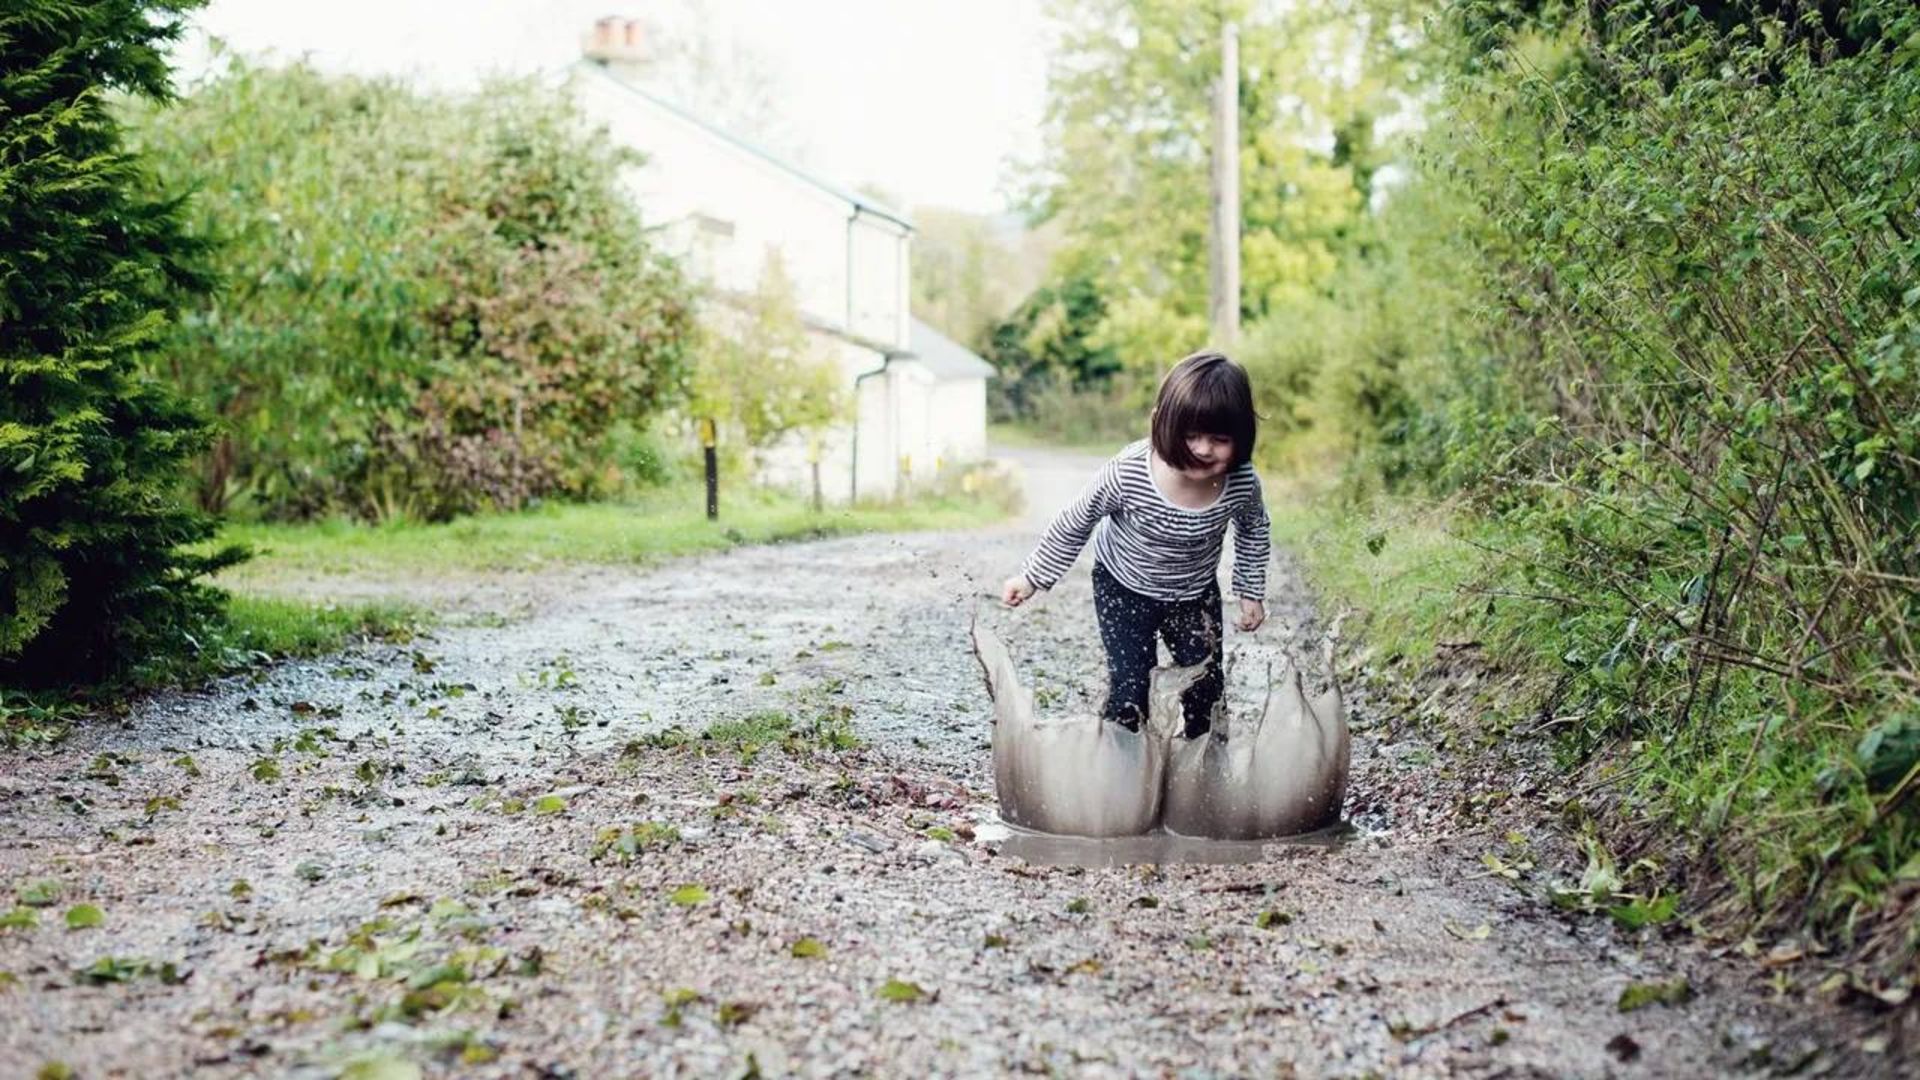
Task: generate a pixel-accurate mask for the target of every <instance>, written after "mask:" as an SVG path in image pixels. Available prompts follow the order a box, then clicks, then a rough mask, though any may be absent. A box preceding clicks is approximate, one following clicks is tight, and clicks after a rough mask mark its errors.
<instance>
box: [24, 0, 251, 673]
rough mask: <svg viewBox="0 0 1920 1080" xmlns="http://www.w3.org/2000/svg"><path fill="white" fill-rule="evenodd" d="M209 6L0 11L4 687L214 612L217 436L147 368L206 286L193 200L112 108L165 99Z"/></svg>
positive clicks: (123, 0) (128, 662)
mask: <svg viewBox="0 0 1920 1080" xmlns="http://www.w3.org/2000/svg"><path fill="white" fill-rule="evenodd" d="M196 4H197V0H9V2H8V3H7V4H6V5H5V7H4V8H0V684H6V685H11V686H32V685H54V684H62V683H70V682H74V681H77V680H85V679H93V678H97V677H100V676H103V675H108V674H112V673H114V672H116V671H120V670H124V669H126V668H128V667H130V666H132V665H134V664H136V663H138V662H140V661H142V660H144V659H145V658H147V657H149V656H151V655H153V654H155V653H156V652H159V651H164V650H168V649H173V648H178V647H180V646H182V645H183V644H186V643H189V642H190V641H191V635H192V631H193V628H194V626H195V625H197V624H198V623H199V622H200V621H201V620H203V619H205V618H208V617H211V616H213V615H214V614H215V613H216V612H217V604H216V598H217V594H215V593H214V592H213V590H212V589H211V588H209V587H208V586H206V585H205V584H203V583H202V582H201V581H200V579H201V578H202V577H203V576H204V575H205V574H207V573H208V572H210V571H211V570H213V569H216V568H218V567H219V566H221V565H225V564H227V563H229V562H231V561H233V560H234V559H236V558H237V557H238V555H237V553H234V552H221V553H218V554H213V555H206V554H190V553H188V552H187V551H186V550H184V548H185V546H186V545H192V544H196V543H199V542H202V541H205V540H207V539H209V538H210V537H211V535H212V532H213V523H212V521H211V520H210V519H208V518H207V517H205V516H203V515H201V514H200V513H199V512H197V511H195V510H192V509H190V508H188V507H187V506H186V505H185V504H184V503H183V502H182V500H181V499H180V497H179V495H180V474H181V468H182V465H183V463H184V462H185V461H186V460H187V459H188V458H189V457H190V456H191V455H192V454H194V453H195V452H196V451H198V450H199V449H201V448H202V447H203V446H204V445H205V444H206V441H207V438H208V427H207V425H206V422H205V421H204V420H203V419H202V418H201V417H200V416H199V415H198V414H197V413H196V412H194V411H193V410H192V409H191V408H189V407H188V406H187V405H186V404H185V403H184V402H183V401H182V400H181V399H180V398H179V397H178V396H177V395H175V394H174V393H173V392H171V391H170V390H169V389H167V388H165V387H163V386H159V385H157V384H154V383H152V382H149V381H146V380H144V379H142V378H141V377H140V376H139V375H138V374H137V368H138V360H139V357H140V355H141V354H142V352H143V351H144V350H147V349H150V348H152V346H153V345H154V343H155V342H156V341H157V340H159V338H160V337H161V332H162V330H163V329H164V328H165V327H166V325H167V322H168V319H169V317H170V313H171V311H172V309H173V307H174V305H175V303H176V302H177V300H178V299H179V298H181V297H182V296H184V295H186V294H188V293H190V292H192V291H196V290H201V289H204V288H206V286H207V282H206V279H205V276H204V273H203V270H202V268H201V267H202V262H203V258H204V250H203V245H202V244H201V243H200V242H199V241H197V240H195V239H194V238H192V237H190V236H189V235H187V233H186V232H185V231H184V230H183V228H182V224H181V206H180V200H179V199H156V198H155V197H154V196H153V195H152V194H151V189H150V187H149V185H148V183H147V179H146V176H145V174H144V172H143V170H142V166H141V163H140V161H139V160H138V159H137V158H136V157H134V156H133V155H131V154H130V153H128V152H127V151H126V150H125V149H124V148H123V145H122V138H121V131H120V127H119V125H118V123H117V122H116V121H115V119H114V116H113V113H112V111H111V109H110V107H109V96H110V95H111V94H114V93H125V94H132V95H139V96H144V97H148V98H153V99H159V100H164V99H165V98H166V97H167V96H168V94H169V85H168V69H167V63H166V55H165V48H166V45H167V44H168V43H169V42H170V41H172V40H174V39H175V38H177V37H178V36H179V34H180V30H181V20H180V15H181V14H182V13H183V12H184V11H186V10H188V9H189V8H191V7H193V6H196Z"/></svg>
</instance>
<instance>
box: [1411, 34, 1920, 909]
mask: <svg viewBox="0 0 1920 1080" xmlns="http://www.w3.org/2000/svg"><path fill="white" fill-rule="evenodd" d="M1802 9H1805V11H1806V15H1805V17H1794V12H1796V11H1800V10H1802ZM1443 11H1444V15H1445V18H1444V19H1443V20H1442V21H1441V23H1440V24H1439V25H1440V27H1441V28H1442V30H1443V34H1444V37H1445V40H1444V42H1443V44H1444V45H1445V46H1446V49H1447V54H1446V55H1447V58H1448V60H1449V62H1450V65H1451V66H1450V73H1449V75H1448V77H1447V78H1446V79H1445V85H1444V87H1443V88H1442V92H1443V94H1444V97H1443V99H1442V104H1443V108H1444V109H1445V111H1446V115H1447V116H1448V117H1449V123H1447V124H1445V125H1436V127H1435V128H1434V130H1433V131H1432V132H1431V133H1430V134H1429V136H1428V138H1427V147H1428V149H1429V152H1430V155H1431V157H1430V160H1429V165H1430V168H1429V169H1428V170H1427V172H1426V177H1425V179H1424V181H1423V183H1424V184H1425V185H1427V191H1428V197H1431V198H1433V199H1436V200H1438V201H1439V202H1440V203H1441V204H1446V203H1447V202H1448V201H1449V200H1452V205H1454V206H1455V207H1457V209H1458V215H1459V216H1458V221H1459V228H1458V229H1457V230H1455V231H1453V232H1452V233H1450V234H1449V233H1442V232H1437V231H1430V232H1429V233H1428V234H1427V235H1425V236H1420V235H1418V234H1410V235H1409V236H1408V238H1407V242H1408V243H1409V244H1410V245H1411V247H1412V249H1413V253H1412V254H1410V255H1409V256H1408V257H1409V258H1411V259H1414V260H1415V261H1416V262H1417V261H1419V260H1428V261H1429V262H1431V261H1432V260H1438V259H1450V260H1452V262H1453V265H1454V266H1455V274H1456V276H1457V277H1459V278H1461V279H1464V280H1465V281H1466V283H1467V284H1468V286H1469V287H1467V288H1465V289H1462V290H1459V291H1457V292H1456V293H1455V294H1453V295H1452V296H1450V297H1448V298H1447V300H1448V303H1447V304H1446V305H1445V307H1446V308H1447V310H1448V311H1449V315H1448V316H1446V317H1443V318H1442V319H1440V320H1438V321H1437V322H1436V328H1437V329H1438V330H1439V331H1440V332H1437V333H1435V334H1433V335H1432V336H1431V337H1430V338H1429V339H1428V340H1427V341H1426V343H1425V347H1424V349H1423V350H1422V353H1423V354H1424V355H1423V356H1422V357H1420V358H1419V359H1418V360H1417V362H1414V363H1411V364H1409V365H1408V366H1407V368H1406V369H1405V370H1403V371H1402V372H1401V373H1400V374H1399V375H1398V376H1397V379H1398V381H1399V382H1400V390H1401V393H1402V396H1403V399H1404V400H1405V401H1406V402H1408V403H1409V404H1410V405H1411V408H1410V409H1408V410H1406V411H1404V413H1403V415H1401V416H1400V418H1399V419H1397V420H1394V419H1392V418H1383V423H1382V426H1381V428H1380V429H1379V431H1378V441H1377V445H1378V446H1379V447H1380V452H1379V454H1378V455H1377V456H1376V457H1375V458H1374V461H1375V463H1376V464H1380V465H1383V466H1385V465H1389V464H1391V465H1395V466H1397V467H1399V469H1400V474H1399V475H1400V476H1401V477H1402V478H1404V479H1408V480H1417V481H1419V482H1422V483H1424V484H1427V485H1429V486H1432V487H1435V488H1440V489H1447V488H1458V489H1460V490H1462V491H1464V492H1465V493H1467V494H1468V495H1469V496H1470V497H1471V498H1472V499H1473V501H1474V505H1475V506H1477V507H1478V508H1479V509H1480V510H1481V511H1482V512H1484V513H1485V514H1487V515H1490V516H1491V517H1493V518H1495V519H1497V520H1498V521H1499V522H1500V523H1501V524H1502V525H1503V526H1504V527H1505V528H1504V530H1503V531H1504V533H1505V534H1506V535H1508V536H1511V537H1513V538H1515V541H1514V547H1513V548H1512V550H1510V551H1508V552H1507V553H1506V555H1507V557H1506V560H1505V562H1504V570H1503V573H1505V574H1506V575H1507V576H1508V577H1509V578H1510V579H1511V580H1512V582H1513V583H1514V588H1513V590H1511V591H1513V592H1515V593H1518V594H1521V595H1526V596H1532V597H1541V598H1545V600H1544V602H1539V601H1536V602H1534V603H1531V604H1524V603H1523V604H1513V603H1512V602H1506V603H1503V604H1502V605H1500V614H1499V615H1498V616H1497V617H1498V618H1499V619H1500V620H1502V621H1504V622H1506V623H1507V624H1509V625H1512V626H1518V627H1521V628H1522V629H1523V630H1524V633H1523V634H1522V635H1521V638H1522V640H1525V641H1527V642H1530V643H1531V647H1532V648H1533V649H1535V650H1536V651H1537V653H1538V658H1539V660H1540V661H1541V662H1542V663H1544V664H1547V665H1551V666H1554V667H1557V668H1559V671H1560V675H1561V680H1560V686H1561V689H1560V696H1559V697H1558V698H1557V700H1556V704H1557V707H1558V708H1560V709H1562V710H1564V711H1566V712H1568V713H1570V714H1571V715H1572V716H1574V717H1576V718H1578V722H1569V723H1567V724H1564V725H1561V730H1563V731H1565V732H1567V741H1566V747H1567V750H1568V752H1569V753H1570V754H1571V755H1572V756H1574V757H1576V758H1579V757H1585V756H1587V755H1590V754H1594V753H1597V752H1601V751H1603V750H1611V749H1613V748H1616V747H1621V746H1625V747H1627V748H1628V750H1627V752H1629V753H1631V754H1632V755H1635V756H1636V757H1637V758H1638V759H1639V764H1640V766H1641V768H1642V769H1643V770H1644V775H1645V776H1646V777H1647V778H1648V781H1647V783H1646V784H1645V785H1644V786H1642V787H1641V788H1639V789H1638V790H1633V791H1629V792H1627V793H1625V795H1624V797H1623V807H1625V808H1627V809H1629V810H1630V811H1638V810H1644V811H1645V812H1647V813H1650V814H1651V815H1652V816H1654V817H1655V818H1656V819H1659V820H1663V821H1666V822H1669V823H1673V824H1677V825H1679V826H1681V827H1682V828H1684V829H1687V830H1690V831H1693V832H1695V833H1696V834H1697V835H1698V836H1699V837H1700V838H1701V847H1700V849H1699V851H1700V862H1701V864H1703V865H1704V866H1706V867H1709V868H1710V869H1711V870H1712V871H1713V872H1712V873H1708V874H1702V875H1699V876H1698V877H1697V879H1696V880H1700V881H1707V882H1714V881H1730V882H1731V883H1733V888H1732V889H1731V890H1730V891H1729V893H1728V894H1725V895H1723V896H1721V897H1720V898H1721V899H1723V900H1725V901H1726V903H1727V904H1728V907H1729V909H1730V910H1734V911H1740V912H1744V913H1745V914H1746V915H1747V916H1749V917H1753V916H1758V917H1762V918H1771V919H1774V920H1778V922H1779V923H1781V924H1783V925H1784V924H1789V923H1791V922H1792V921H1793V920H1795V919H1797V918H1798V916H1799V915H1800V913H1801V911H1802V910H1804V909H1809V908H1810V909H1811V910H1812V912H1813V913H1814V914H1815V915H1824V916H1827V918H1828V921H1827V922H1826V923H1825V925H1828V926H1836V927H1849V926H1852V925H1854V924H1853V919H1854V918H1855V917H1856V916H1857V915H1858V914H1859V913H1860V911H1861V910H1862V908H1868V909H1870V908H1872V907H1874V906H1875V905H1876V904H1877V903H1878V902H1879V900H1878V898H1879V897H1881V896H1882V895H1883V894H1884V892H1885V890H1886V889H1888V888H1889V887H1890V885H1891V884H1892V883H1893V882H1894V881H1895V880H1896V879H1897V877H1898V875H1899V874H1901V873H1903V872H1910V869H1911V865H1912V863H1911V860H1912V859H1913V858H1914V857H1915V855H1916V853H1917V852H1920V828H1916V827H1915V823H1914V807H1915V805H1916V802H1917V801H1920V800H1915V799H1914V797H1913V796H1914V794H1915V791H1916V789H1917V787H1920V781H1917V780H1916V777H1915V775H1914V772H1915V770H1913V768H1912V767H1911V765H1910V759H1909V758H1907V757H1903V756H1900V754H1899V753H1895V752H1894V749H1898V748H1900V747H1902V746H1904V745H1905V744H1904V743H1902V742H1901V741H1900V740H1899V739H1897V738H1895V737H1893V736H1892V735H1888V734H1885V731H1886V730H1888V729H1885V728H1884V725H1882V726H1875V725H1881V724H1882V721H1884V720H1885V719H1886V718H1887V717H1890V716H1904V715H1908V714H1911V713H1912V712H1913V711H1914V708H1915V703H1916V700H1917V699H1920V690H1917V689H1916V683H1915V676H1914V673H1915V672H1916V671H1920V646H1916V643H1915V640H1914V638H1913V636H1912V633H1911V630H1910V627H1911V626H1912V625H1914V622H1915V619H1916V616H1920V288H1915V287H1914V284H1913V283H1914V282H1915V281H1916V280H1917V279H1920V278H1917V275H1916V271H1917V270H1920V240H1917V239H1916V237H1920V217H1917V216H1916V210H1917V209H1920V142H1916V140H1915V138H1914V128H1913V124H1912V118H1913V117H1914V116H1916V115H1920V63H1916V60H1920V10H1917V9H1915V8H1914V6H1913V5H1911V4H1910V3H1906V2H1904V0H1852V2H1849V3H1842V4H1834V5H1820V6H1818V9H1817V10H1816V9H1815V8H1814V7H1813V6H1809V5H1786V4H1779V3H1772V2H1763V0H1753V2H1748V3H1727V4H1714V5H1690V4H1677V3H1668V2H1662V0H1623V2H1620V3H1615V4H1609V5H1537V6H1529V5H1515V4H1508V3H1495V2H1489V0H1454V2H1450V3H1447V4H1445V5H1443ZM1394 424H1397V425H1398V427H1397V428H1393V425H1394ZM1389 428H1393V429H1392V430H1389ZM1870 730H1871V731H1875V732H1882V734H1881V736H1880V737H1878V738H1869V737H1867V734H1866V733H1868V732H1869V731H1870ZM1901 730H1904V729H1901ZM1886 748H1894V749H1886ZM1869 751H1871V752H1869ZM1901 753H1904V751H1901ZM1890 762H1891V764H1889V763H1890ZM1901 762H1909V765H1908V768H1907V769H1906V770H1905V771H1904V772H1902V773H1901V774H1900V775H1899V776H1894V775H1893V773H1894V772H1895V771H1897V766H1898V765H1899V763H1901ZM1629 816H1630V815H1629ZM1902 867H1907V868H1908V869H1907V870H1905V871H1903V870H1902Z"/></svg>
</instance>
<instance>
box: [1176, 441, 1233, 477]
mask: <svg viewBox="0 0 1920 1080" xmlns="http://www.w3.org/2000/svg"><path fill="white" fill-rule="evenodd" d="M1187 453H1189V454H1191V455H1193V459H1194V460H1195V461H1196V462H1199V464H1198V465H1197V466H1196V467H1194V468H1191V469H1182V470H1181V472H1183V473H1185V474H1186V476H1187V478H1188V479H1191V480H1214V479H1217V478H1219V477H1221V476H1223V475H1225V474H1226V471H1227V469H1228V468H1229V467H1231V466H1232V465H1233V436H1231V435H1202V434H1192V435H1188V436H1187Z"/></svg>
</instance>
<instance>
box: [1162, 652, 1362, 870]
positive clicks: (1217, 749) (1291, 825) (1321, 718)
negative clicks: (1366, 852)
mask: <svg viewBox="0 0 1920 1080" xmlns="http://www.w3.org/2000/svg"><path fill="white" fill-rule="evenodd" d="M1284 664H1285V668H1284V671H1283V672H1282V674H1281V678H1280V680H1279V681H1278V682H1272V680H1271V676H1269V684H1270V685H1269V687H1268V690H1267V701H1266V706H1265V708H1263V709H1262V710H1261V711H1260V715H1259V716H1257V717H1252V718H1250V719H1251V721H1252V722H1250V723H1249V722H1247V721H1246V720H1242V721H1238V722H1236V721H1234V720H1232V719H1231V718H1230V717H1229V715H1228V710H1226V709H1221V710H1219V712H1218V714H1217V719H1216V720H1215V721H1214V725H1213V730H1212V731H1210V732H1208V733H1207V734H1205V735H1203V736H1201V737H1200V738H1198V739H1187V740H1180V741H1176V742H1175V743H1174V744H1173V746H1172V748H1171V751H1170V754H1169V757H1170V760H1169V762H1168V766H1167V776H1166V794H1165V796H1164V803H1163V807H1162V813H1161V821H1162V823H1163V824H1165V825H1166V827H1167V830H1168V831H1169V832H1174V833H1179V834H1181V835H1183V836H1206V837H1213V838H1217V839H1224V840H1259V839H1265V838H1268V837H1274V836H1292V835H1294V834H1297V833H1305V832H1311V831H1313V830H1315V829H1320V828H1323V827H1325V826H1327V825H1331V824H1333V823H1334V822H1335V821H1337V820H1339V817H1340V804H1341V803H1342V802H1343V801H1344V800H1345V799H1346V794H1347V767H1348V762H1349V760H1350V758H1351V756H1352V744H1351V739H1350V736H1349V735H1348V733H1347V718H1346V710H1345V708H1344V707H1343V703H1342V701H1341V698H1340V684H1339V683H1338V682H1337V681H1336V680H1335V679H1334V678H1333V676H1332V672H1333V650H1332V646H1331V643H1330V642H1329V645H1328V648H1327V652H1326V667H1327V672H1328V676H1327V685H1326V689H1324V690H1322V691H1321V692H1319V693H1317V694H1309V693H1308V692H1307V687H1306V677H1305V675H1304V674H1303V673H1302V672H1301V670H1300V665H1299V664H1298V663H1297V662H1296V661H1295V660H1294V658H1293V657H1292V656H1290V655H1289V656H1288V657H1287V658H1286V659H1285V661H1284Z"/></svg>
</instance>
